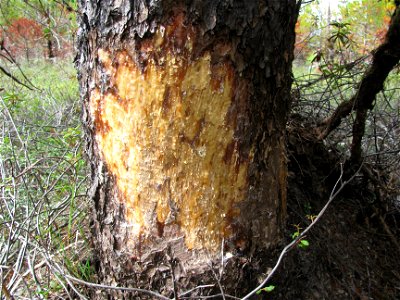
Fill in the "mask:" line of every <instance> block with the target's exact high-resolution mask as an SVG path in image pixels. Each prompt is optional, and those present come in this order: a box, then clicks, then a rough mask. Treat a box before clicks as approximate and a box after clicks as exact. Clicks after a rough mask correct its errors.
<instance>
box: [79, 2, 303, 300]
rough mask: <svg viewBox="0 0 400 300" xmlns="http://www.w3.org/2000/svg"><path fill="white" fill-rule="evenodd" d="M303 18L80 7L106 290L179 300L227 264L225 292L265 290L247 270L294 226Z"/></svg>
mask: <svg viewBox="0 0 400 300" xmlns="http://www.w3.org/2000/svg"><path fill="white" fill-rule="evenodd" d="M298 9H299V5H298V4H296V2H295V1H287V2H281V1H239V2H238V1H236V2H232V3H228V2H225V1H191V2H181V1H180V2H176V1H161V2H158V3H151V4H148V3H147V2H145V1H136V2H129V1H125V2H120V1H108V2H94V1H92V2H87V1H80V14H81V23H80V27H81V34H80V36H79V43H78V53H79V55H78V57H77V67H78V70H79V74H80V85H81V93H82V94H81V96H82V99H83V100H84V107H85V110H84V122H85V127H86V130H85V132H86V138H87V140H88V153H89V161H90V163H91V170H92V175H91V176H92V187H91V191H92V192H91V195H92V197H93V200H94V208H95V213H94V218H93V233H94V241H95V249H96V253H97V256H98V263H99V267H98V274H99V276H100V281H101V282H102V283H105V284H108V285H113V284H115V283H118V284H123V285H125V286H135V287H142V288H149V289H157V290H160V291H162V293H163V294H165V295H171V294H175V297H178V294H179V293H180V292H181V291H182V290H184V289H187V288H192V287H195V286H196V285H198V284H200V283H205V282H213V281H214V280H215V278H214V277H215V276H213V272H215V270H214V264H216V263H217V264H218V265H217V268H218V269H219V271H218V272H219V280H220V281H221V282H223V285H224V290H225V292H227V293H232V294H237V295H241V294H243V293H246V292H247V291H249V290H250V289H251V288H252V287H253V285H254V279H252V278H251V277H247V275H246V274H247V271H245V274H243V270H244V268H246V270H247V269H248V270H250V269H255V268H258V267H259V263H250V258H252V261H254V262H255V261H258V259H260V258H261V255H262V253H266V252H267V251H268V250H269V249H270V247H271V246H273V245H276V244H277V243H278V242H279V241H280V236H281V229H282V226H283V224H284V220H285V215H286V176H287V167H286V154H285V125H286V121H287V117H288V111H289V107H290V86H291V62H292V59H293V44H294V26H295V22H296V18H297V12H298ZM221 253H227V255H228V256H227V257H229V258H230V259H229V261H227V263H228V265H227V266H225V262H224V259H225V258H227V257H226V255H225V254H221ZM221 255H222V256H223V257H221ZM224 257H225V258H224ZM221 260H222V261H223V262H221ZM221 264H222V265H221ZM246 265H247V267H245V266H246ZM224 267H226V269H227V270H228V271H227V272H224V271H223V269H224ZM198 292H199V290H196V291H195V293H198ZM206 293H209V291H208V292H206ZM112 297H114V298H116V297H121V296H117V295H116V294H113V296H112ZM126 297H128V296H126Z"/></svg>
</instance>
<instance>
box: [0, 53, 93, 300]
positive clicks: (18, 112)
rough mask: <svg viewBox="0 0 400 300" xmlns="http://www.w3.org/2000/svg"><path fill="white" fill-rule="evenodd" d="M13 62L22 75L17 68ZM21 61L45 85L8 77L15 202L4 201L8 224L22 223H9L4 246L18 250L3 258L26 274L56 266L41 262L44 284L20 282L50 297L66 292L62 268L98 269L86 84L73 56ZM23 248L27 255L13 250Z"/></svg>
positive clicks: (3, 140)
mask: <svg viewBox="0 0 400 300" xmlns="http://www.w3.org/2000/svg"><path fill="white" fill-rule="evenodd" d="M8 67H9V68H10V70H11V71H12V72H15V74H18V70H17V68H16V67H15V66H13V65H10V66H8ZM21 67H22V69H23V70H24V72H25V74H26V76H27V77H28V78H30V79H31V80H32V81H33V83H34V85H35V86H38V87H40V89H37V90H33V91H30V90H28V89H26V88H25V87H22V86H20V85H16V84H15V83H14V82H13V81H12V80H11V79H10V78H8V77H6V76H4V75H0V78H1V82H2V88H3V91H2V92H0V100H1V101H0V112H1V113H2V117H3V121H2V123H1V124H0V126H1V128H0V167H1V170H2V171H1V174H2V185H3V187H4V191H5V192H6V193H7V199H6V200H7V201H4V202H1V203H0V206H1V207H0V209H1V211H2V212H4V213H2V214H1V222H2V223H3V224H19V225H18V227H15V229H13V231H11V230H10V229H9V227H7V226H4V227H1V229H0V232H1V234H0V236H1V238H0V250H1V252H2V253H5V254H7V253H10V254H9V255H3V256H2V258H1V259H2V261H1V262H0V263H1V264H2V265H13V266H14V265H17V266H19V267H18V268H20V269H17V270H16V271H17V272H18V274H24V272H25V268H30V267H29V266H30V264H38V263H40V262H41V261H48V263H49V264H50V265H51V264H53V265H52V268H53V269H49V268H48V267H50V265H44V266H43V267H41V268H38V270H37V273H38V274H37V275H38V276H37V278H36V280H38V281H37V282H36V281H33V279H30V278H31V277H29V278H28V277H27V278H24V280H25V281H28V283H29V285H27V286H26V287H25V285H23V284H22V283H23V282H22V281H21V282H20V286H19V287H18V288H19V289H20V290H21V291H22V290H25V292H26V295H29V292H28V291H27V289H29V290H31V292H32V290H34V293H35V295H42V296H43V297H50V296H51V295H55V294H57V295H62V293H64V292H66V291H65V290H64V288H65V284H64V283H63V280H64V279H63V278H62V277H60V276H59V275H57V272H54V270H57V269H54V268H56V266H63V267H64V268H65V271H66V272H69V273H70V274H73V275H75V276H77V277H79V278H82V279H85V280H90V279H91V276H92V275H93V267H92V266H91V265H90V260H89V259H88V257H90V252H89V249H88V247H87V246H86V245H87V240H86V237H87V236H88V232H87V231H88V227H89V226H88V224H87V221H86V219H87V218H86V213H85V212H86V205H87V201H86V174H87V169H86V164H85V162H84V160H83V157H82V129H81V124H80V119H79V116H80V104H79V96H78V87H77V81H76V76H75V70H74V69H73V67H72V64H71V63H70V62H69V63H68V62H57V61H56V62H53V63H50V62H46V61H37V62H35V63H30V64H23V65H22V66H21ZM6 206H7V207H6ZM7 212H8V213H7ZM25 238H28V241H29V242H28V244H24V242H23V241H24V240H25ZM18 251H21V253H20V255H11V253H17V254H18ZM32 254H34V256H33V257H32ZM16 259H19V260H21V263H18V261H15V260H16ZM29 259H30V260H32V259H33V262H32V261H30V260H29ZM47 266H48V267H47ZM39 274H40V276H39ZM1 276H3V277H1V278H0V279H3V278H6V276H9V275H7V274H6V273H5V272H4V273H3V275H1ZM10 276H11V275H10ZM17 279H18V278H17ZM17 282H18V281H17ZM17 286H18V285H17Z"/></svg>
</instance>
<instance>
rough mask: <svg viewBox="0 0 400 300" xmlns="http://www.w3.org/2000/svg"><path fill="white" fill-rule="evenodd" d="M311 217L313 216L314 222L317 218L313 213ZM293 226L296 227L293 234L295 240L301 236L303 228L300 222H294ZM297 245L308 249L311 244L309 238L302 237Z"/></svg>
mask: <svg viewBox="0 0 400 300" xmlns="http://www.w3.org/2000/svg"><path fill="white" fill-rule="evenodd" d="M310 217H312V220H311V222H313V221H314V219H315V216H313V215H311V216H310ZM307 218H308V217H307ZM293 226H294V227H295V228H296V231H295V232H293V234H292V239H294V240H295V239H297V238H298V237H299V236H300V230H301V229H302V228H301V227H300V224H294V225H293ZM297 246H298V247H299V248H301V249H306V248H307V247H308V246H310V242H309V241H308V240H306V239H303V238H302V239H300V240H299V241H298V244H297Z"/></svg>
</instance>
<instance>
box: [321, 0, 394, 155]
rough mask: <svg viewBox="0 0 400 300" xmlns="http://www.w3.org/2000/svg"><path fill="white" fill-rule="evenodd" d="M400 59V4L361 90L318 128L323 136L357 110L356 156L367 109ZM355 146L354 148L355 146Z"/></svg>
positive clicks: (370, 107)
mask: <svg viewBox="0 0 400 300" xmlns="http://www.w3.org/2000/svg"><path fill="white" fill-rule="evenodd" d="M399 60H400V7H399V5H397V6H396V9H395V11H394V13H393V15H392V19H391V21H390V25H389V29H388V32H387V33H386V37H385V41H384V42H383V44H382V45H380V46H379V47H378V48H377V49H376V50H374V51H373V61H372V64H371V66H370V67H369V69H368V70H367V71H366V72H365V74H364V77H363V79H362V80H361V83H360V85H359V87H358V91H357V93H356V94H355V95H354V96H353V97H352V98H351V99H350V100H347V101H344V102H342V103H341V104H340V105H339V106H338V107H337V108H336V110H335V111H334V112H333V114H332V115H331V116H330V117H329V118H327V119H325V120H324V121H323V122H322V123H321V124H320V125H319V126H318V128H317V132H318V137H319V139H321V140H322V139H325V138H326V137H327V136H328V135H329V134H330V133H331V132H332V131H333V130H335V129H336V128H337V127H338V126H339V125H340V123H341V121H342V119H343V118H345V117H347V116H348V115H349V114H350V113H351V112H352V111H353V110H356V111H357V112H358V113H357V115H358V117H357V116H356V121H355V123H354V126H353V138H354V137H355V139H354V140H353V145H354V151H353V152H354V153H355V154H354V155H356V156H357V155H358V154H357V153H359V152H360V151H358V150H359V149H356V148H357V147H361V146H360V145H361V144H360V142H361V139H362V136H363V135H364V127H365V117H366V114H367V111H368V110H370V109H372V108H373V106H374V100H375V97H376V95H377V94H378V93H379V92H380V91H382V89H383V84H384V82H385V80H386V78H387V76H388V75H389V73H390V71H392V70H393V68H394V67H395V66H396V65H397V64H398V63H399ZM352 148H353V147H352ZM360 153H361V152H360Z"/></svg>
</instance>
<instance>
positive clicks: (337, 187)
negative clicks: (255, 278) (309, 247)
mask: <svg viewBox="0 0 400 300" xmlns="http://www.w3.org/2000/svg"><path fill="white" fill-rule="evenodd" d="M361 166H362V164H361ZM360 169H361V167H360V168H359V169H358V170H357V172H355V173H354V174H353V175H352V176H351V177H350V179H348V180H346V181H342V178H343V165H342V170H341V174H340V176H339V178H338V180H337V181H336V184H335V186H334V187H333V189H332V191H331V194H330V196H329V200H328V202H326V204H325V206H324V207H323V208H322V209H321V211H320V212H319V213H318V215H317V217H316V218H315V219H314V220H313V221H312V222H311V224H310V225H308V227H307V228H306V229H304V230H303V231H302V232H301V233H300V234H299V235H298V237H297V238H296V239H294V240H293V241H291V242H290V243H289V244H287V245H286V246H285V248H283V250H282V252H281V254H280V255H279V258H278V260H277V262H276V264H275V266H274V268H273V269H272V270H271V271H270V272H269V274H268V276H267V277H266V278H265V279H264V280H263V282H262V283H261V284H260V285H258V286H257V287H256V288H255V289H254V290H252V291H251V292H250V293H248V294H247V295H246V296H244V297H243V298H241V300H246V299H250V297H251V296H253V295H254V294H256V293H257V292H258V291H259V290H260V289H262V288H263V287H264V286H265V285H266V284H267V282H268V281H269V280H270V279H271V277H272V276H273V275H274V273H275V272H276V270H277V269H278V267H279V266H280V264H281V262H282V260H283V257H284V256H285V254H286V253H288V252H289V251H290V250H292V249H293V248H294V247H295V246H296V245H298V244H299V243H300V241H301V240H302V239H303V238H304V237H305V235H306V234H307V232H308V231H310V229H311V228H312V227H314V225H315V224H316V223H317V222H318V221H319V220H320V219H321V218H322V216H323V215H324V213H325V211H326V210H327V208H328V207H329V205H330V204H331V203H332V201H333V200H334V199H335V198H336V197H337V195H338V194H339V193H340V192H341V191H342V190H343V188H344V187H345V186H346V185H347V184H348V183H349V182H350V181H352V180H353V179H354V177H355V176H356V175H357V174H358V172H359V171H360ZM339 184H340V185H339Z"/></svg>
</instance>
